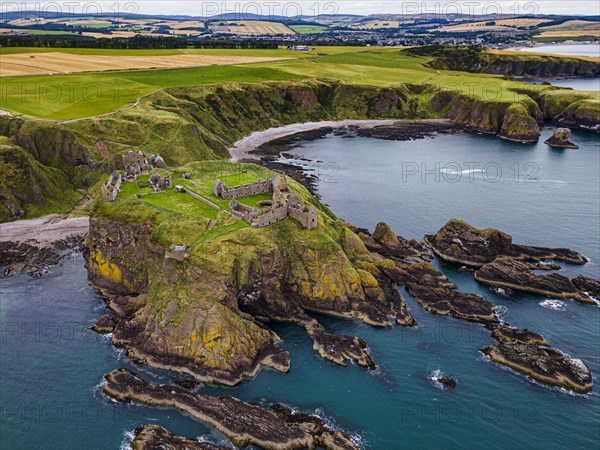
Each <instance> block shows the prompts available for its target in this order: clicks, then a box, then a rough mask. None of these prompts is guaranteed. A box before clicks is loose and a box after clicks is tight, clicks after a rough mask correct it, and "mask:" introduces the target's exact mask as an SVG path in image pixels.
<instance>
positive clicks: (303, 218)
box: [288, 206, 317, 230]
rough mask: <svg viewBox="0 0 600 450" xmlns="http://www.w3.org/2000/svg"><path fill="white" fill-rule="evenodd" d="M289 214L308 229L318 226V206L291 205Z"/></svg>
mask: <svg viewBox="0 0 600 450" xmlns="http://www.w3.org/2000/svg"><path fill="white" fill-rule="evenodd" d="M288 214H289V215H290V217H292V218H294V219H296V220H297V221H298V222H300V223H301V224H302V226H304V228H306V229H308V230H312V229H313V228H315V227H316V226H317V208H315V207H314V206H311V207H306V206H305V207H304V208H294V207H292V206H289V207H288Z"/></svg>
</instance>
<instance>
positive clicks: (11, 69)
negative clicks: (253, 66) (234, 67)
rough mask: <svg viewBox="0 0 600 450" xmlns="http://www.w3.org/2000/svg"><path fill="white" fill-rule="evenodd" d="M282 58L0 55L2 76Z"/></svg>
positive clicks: (191, 65) (184, 55)
mask: <svg viewBox="0 0 600 450" xmlns="http://www.w3.org/2000/svg"><path fill="white" fill-rule="evenodd" d="M276 59H280V58H277V57H265V56H223V55H193V54H179V55H170V56H99V55H75V54H65V53H52V52H51V53H21V54H12V55H0V76H1V77H7V76H19V75H41V74H57V73H76V72H93V71H99V70H102V71H106V70H124V69H149V68H179V67H201V66H211V65H223V64H244V63H255V62H265V61H273V60H276Z"/></svg>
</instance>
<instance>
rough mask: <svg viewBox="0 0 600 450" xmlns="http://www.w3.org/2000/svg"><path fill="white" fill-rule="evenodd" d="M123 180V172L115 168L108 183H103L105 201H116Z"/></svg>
mask: <svg viewBox="0 0 600 450" xmlns="http://www.w3.org/2000/svg"><path fill="white" fill-rule="evenodd" d="M121 181H122V179H121V174H120V173H119V172H117V171H116V170H115V171H114V172H113V173H112V175H111V176H110V178H109V180H108V181H107V182H106V184H103V185H102V188H101V191H102V200H104V201H105V202H114V201H115V199H116V198H117V195H118V194H119V190H120V189H121Z"/></svg>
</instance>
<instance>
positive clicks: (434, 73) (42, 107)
mask: <svg viewBox="0 0 600 450" xmlns="http://www.w3.org/2000/svg"><path fill="white" fill-rule="evenodd" d="M319 50H320V51H324V52H330V54H329V55H327V56H306V55H303V54H299V56H298V59H289V60H281V61H275V62H263V63H257V64H245V65H227V66H210V67H199V68H190V69H173V70H140V71H122V72H101V73H94V74H73V75H54V76H30V77H7V78H3V79H2V84H1V86H0V88H1V89H0V109H4V110H8V111H12V112H15V113H20V114H25V115H28V116H33V117H38V118H44V119H54V120H65V119H72V118H83V117H91V116H95V115H99V114H104V113H109V112H110V111H114V110H116V109H118V108H121V107H126V105H128V104H132V102H134V101H135V100H136V99H137V98H139V97H140V96H143V95H144V94H148V93H150V92H152V91H154V90H157V89H161V88H168V87H186V86H202V85H208V84H218V83H236V82H263V81H279V80H298V79H305V78H315V77H319V78H331V79H337V80H342V81H344V82H346V83H351V84H363V85H372V86H378V87H388V86H395V85H399V84H402V83H413V84H422V85H432V86H436V87H439V88H445V89H450V90H454V91H459V92H463V93H465V94H468V95H472V96H475V97H480V98H486V99H489V98H490V96H491V97H492V98H493V99H494V100H497V101H506V102H510V101H516V94H515V93H514V91H513V88H515V87H517V86H521V87H524V86H529V85H524V84H523V83H518V82H513V81H508V80H505V79H503V78H502V77H500V76H495V75H482V74H467V73H463V72H450V71H438V70H434V69H431V68H428V67H425V66H424V64H425V63H426V62H427V61H428V60H427V59H426V58H418V57H410V56H407V55H404V54H403V53H401V52H400V50H398V49H389V48H388V49H376V48H371V49H368V50H366V49H365V48H364V47H359V48H347V47H321V48H319ZM358 50H359V51H358ZM185 51H186V52H188V51H190V52H192V51H193V50H185ZM272 51H273V52H276V53H277V54H286V55H290V54H297V53H296V52H290V51H288V50H283V49H282V50H272ZM175 52H177V51H175ZM198 52H209V51H207V50H199V51H198ZM218 52H222V51H219V50H215V51H214V52H213V54H216V53H218ZM231 52H235V53H240V52H243V50H231ZM249 52H259V51H253V50H250V51H249ZM260 52H269V50H262V51H260ZM348 52H350V53H348ZM209 53H210V52H209ZM312 54H313V55H314V54H315V53H314V52H313V53H312ZM528 57H530V56H528Z"/></svg>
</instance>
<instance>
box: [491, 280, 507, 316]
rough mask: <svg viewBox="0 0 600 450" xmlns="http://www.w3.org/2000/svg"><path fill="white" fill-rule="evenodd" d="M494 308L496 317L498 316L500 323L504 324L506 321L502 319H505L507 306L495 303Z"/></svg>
mask: <svg viewBox="0 0 600 450" xmlns="http://www.w3.org/2000/svg"><path fill="white" fill-rule="evenodd" d="M499 289H501V288H499ZM494 308H495V309H496V317H498V320H499V321H500V323H502V324H505V323H506V321H505V320H504V319H506V316H507V314H508V308H507V307H506V306H504V305H497V306H495V307H494Z"/></svg>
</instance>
